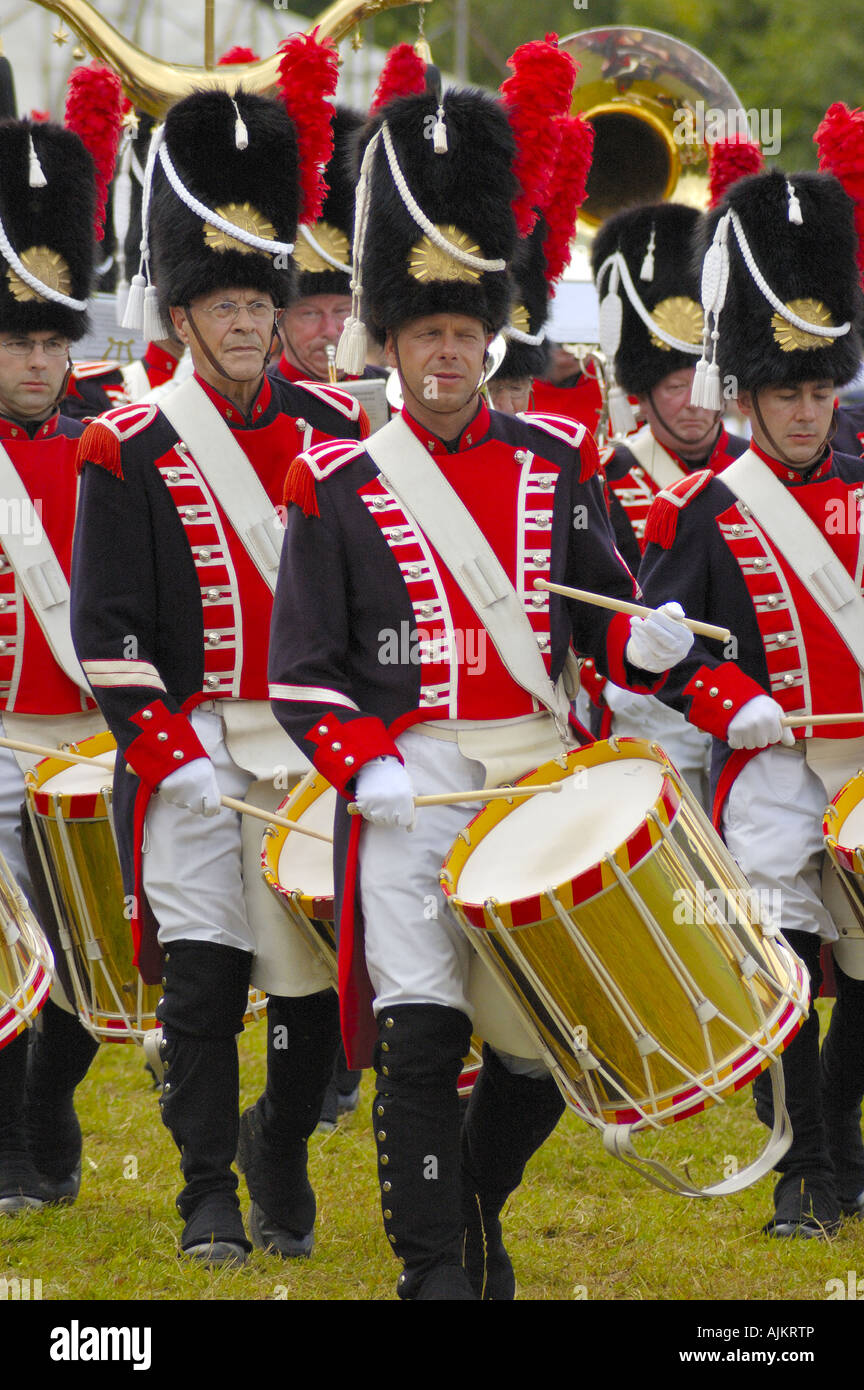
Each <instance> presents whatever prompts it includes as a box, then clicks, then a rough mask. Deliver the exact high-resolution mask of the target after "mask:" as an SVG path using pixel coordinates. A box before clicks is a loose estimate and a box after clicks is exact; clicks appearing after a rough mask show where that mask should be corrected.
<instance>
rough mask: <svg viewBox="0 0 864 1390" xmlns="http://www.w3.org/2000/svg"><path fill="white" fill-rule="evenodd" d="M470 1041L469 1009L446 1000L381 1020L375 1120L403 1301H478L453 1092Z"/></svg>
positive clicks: (405, 1008) (397, 1010) (407, 1007)
mask: <svg viewBox="0 0 864 1390" xmlns="http://www.w3.org/2000/svg"><path fill="white" fill-rule="evenodd" d="M470 1038H471V1024H470V1023H469V1021H468V1018H467V1017H466V1015H465V1014H463V1013H461V1012H460V1011H459V1010H457V1009H450V1008H445V1007H444V1006H443V1005H438V1004H401V1005H398V1006H396V1007H393V1008H389V1009H385V1010H384V1011H383V1012H382V1013H381V1014H380V1015H379V1018H378V1043H377V1045H376V1048H375V1071H376V1073H377V1082H376V1085H377V1094H376V1096H375V1100H374V1102H373V1105H372V1123H373V1126H374V1130H375V1142H376V1144H377V1146H378V1177H379V1180H380V1184H381V1207H382V1211H383V1213H384V1229H385V1231H386V1233H387V1239H388V1240H389V1241H390V1244H391V1245H392V1247H393V1252H394V1254H396V1255H397V1256H398V1257H399V1259H401V1260H402V1261H403V1262H404V1266H405V1267H404V1270H403V1273H402V1274H401V1275H400V1276H399V1282H398V1284H397V1292H398V1294H399V1297H400V1298H402V1299H410V1300H417V1301H433V1300H435V1301H443V1300H459V1301H470V1300H475V1298H476V1296H475V1294H474V1292H473V1290H472V1288H471V1285H470V1283H469V1282H468V1279H467V1276H466V1274H465V1271H464V1270H463V1268H462V1215H461V1208H462V1202H461V1181H460V1172H459V1168H460V1163H459V1147H460V1128H461V1116H460V1109H459V1095H458V1091H457V1083H458V1080H459V1073H460V1071H461V1070H462V1059H463V1057H464V1056H465V1054H466V1053H467V1051H468V1045H469V1042H470Z"/></svg>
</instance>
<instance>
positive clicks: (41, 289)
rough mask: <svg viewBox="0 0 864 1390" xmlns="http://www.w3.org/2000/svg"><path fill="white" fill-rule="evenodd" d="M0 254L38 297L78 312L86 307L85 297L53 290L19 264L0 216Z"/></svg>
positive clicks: (81, 311)
mask: <svg viewBox="0 0 864 1390" xmlns="http://www.w3.org/2000/svg"><path fill="white" fill-rule="evenodd" d="M0 255H2V257H3V259H4V260H5V261H6V262H7V263H8V264H9V265H11V267H12V269H13V270H14V271H15V274H16V275H20V277H21V279H22V280H23V281H24V283H25V285H29V286H30V288H31V290H35V291H36V293H37V294H38V295H39V298H40V299H50V300H51V301H52V302H53V303H54V304H62V305H63V307H64V308H66V309H75V310H76V311H77V312H78V313H83V311H84V310H85V309H86V308H87V300H86V299H73V298H72V297H71V295H68V294H63V293H62V292H61V291H60V290H54V289H52V288H51V286H50V285H43V283H42V281H41V280H40V279H39V278H38V277H37V276H36V275H31V273H30V271H29V270H27V269H26V267H25V266H23V265H22V264H21V262H20V261H19V259H18V257H17V256H16V254H15V252H14V250H13V249H12V243H11V241H10V240H9V238H8V236H7V235H6V228H5V227H4V226H3V221H2V218H0Z"/></svg>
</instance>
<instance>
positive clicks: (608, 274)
mask: <svg viewBox="0 0 864 1390" xmlns="http://www.w3.org/2000/svg"><path fill="white" fill-rule="evenodd" d="M698 222H699V213H698V212H697V210H696V209H695V208H690V207H685V206H684V205H683V204H681V203H650V204H646V205H645V206H644V207H636V208H627V209H625V210H624V211H623V212H619V213H616V214H615V215H614V216H613V217H610V218H609V219H608V220H607V221H606V222H604V223H603V225H602V227H601V228H600V230H599V231H598V233H597V235H596V237H595V239H594V245H593V248H592V255H591V262H592V269H593V272H594V280H595V284H596V285H597V292H598V294H599V296H600V300H601V303H602V302H603V300H604V299H605V298H606V296H608V295H613V296H614V295H615V293H617V295H618V297H619V300H620V304H621V318H620V330H619V332H618V335H617V337H618V341H617V344H616V343H615V341H614V335H613V340H612V343H611V344H609V345H604V351H609V350H610V348H611V350H612V351H613V352H614V360H615V374H616V377H617V380H618V384H619V385H620V386H621V387H622V388H623V389H624V391H626V392H627V393H628V394H629V395H633V396H640V395H645V394H647V393H648V392H649V391H651V390H653V388H654V387H655V386H656V385H657V384H658V382H660V381H662V380H663V378H664V377H666V376H668V375H669V373H670V372H676V371H679V370H680V369H681V368H682V367H695V366H696V362H697V360H698V358H699V353H700V352H701V349H702V333H703V317H702V308H701V305H700V302H699V275H698V273H697V272H696V271H695V270H694V268H693V236H694V233H695V230H696V226H697V224H698ZM622 260H623V262H624V264H623V265H622ZM616 285H617V291H616ZM637 305H638V306H639V308H637ZM640 309H641V310H642V311H644V312H645V314H646V316H647V317H649V318H650V321H651V325H652V326H651V327H650V328H649V327H648V325H647V324H646V322H645V319H644V318H643V317H642V314H640V312H639V310H640ZM670 339H672V340H675V341H669V340H670ZM676 342H677V343H678V344H680V346H676V345H675V343H676ZM686 344H692V347H691V348H690V350H689V351H688V350H686V349H685V346H684V345H686Z"/></svg>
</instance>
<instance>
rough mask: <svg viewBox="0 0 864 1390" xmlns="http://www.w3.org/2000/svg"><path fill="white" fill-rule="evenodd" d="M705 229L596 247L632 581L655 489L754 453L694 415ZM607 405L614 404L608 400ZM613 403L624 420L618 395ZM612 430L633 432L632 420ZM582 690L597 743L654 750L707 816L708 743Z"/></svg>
mask: <svg viewBox="0 0 864 1390" xmlns="http://www.w3.org/2000/svg"><path fill="white" fill-rule="evenodd" d="M698 221H699V214H698V213H697V211H696V210H695V208H689V207H684V206H682V205H681V204H676V203H658V204H653V205H649V206H646V207H639V208H631V209H628V210H627V211H625V212H620V213H617V214H616V215H615V216H614V217H610V218H609V220H608V221H607V222H605V223H604V224H603V226H602V227H601V228H600V230H599V231H598V233H597V236H596V238H595V240H594V246H593V251H592V261H593V267H594V276H595V281H596V284H597V290H598V293H599V295H600V297H601V300H603V301H604V302H605V303H608V302H609V301H610V300H614V299H617V301H618V303H619V304H620V306H621V330H620V340H619V341H618V343H617V347H615V346H614V345H609V347H608V351H609V352H610V353H611V354H612V355H613V369H614V377H613V381H612V383H610V384H612V385H613V387H614V388H617V390H618V391H619V392H620V393H626V395H627V396H630V397H635V398H636V399H637V400H638V403H639V413H640V414H641V416H642V418H643V419H644V424H643V425H642V427H641V428H640V429H639V430H637V432H636V433H635V434H630V433H628V434H627V438H626V439H615V440H613V442H612V443H611V444H610V445H609V447H608V448H607V449H605V450H604V451H603V453H602V455H601V461H602V464H603V470H604V473H605V476H606V483H607V497H608V500H609V512H610V516H611V518H612V524H613V527H614V529H615V536H616V539H617V542H618V549H619V550H620V551H621V554H622V555H623V556H624V559H625V560H626V561H627V563H628V565H629V566H630V568H631V569H632V570H633V571H634V573H635V571H636V570H638V568H639V561H640V558H641V554H642V550H643V549H644V545H645V539H644V536H645V520H646V518H647V515H648V510H649V508H650V506H651V502H652V500H653V498H654V497H655V496H656V495H657V493H658V492H659V491H660V488H661V487H665V486H666V484H667V483H671V482H675V481H677V480H679V479H681V478H686V477H687V476H688V475H689V474H691V473H695V472H697V471H698V470H699V469H702V468H709V469H711V470H712V471H713V472H716V471H717V470H718V469H720V468H725V466H726V464H727V463H731V461H732V459H733V458H737V457H738V455H739V454H740V453H743V451H744V449H745V448H746V447H747V446H746V442H745V441H744V440H743V439H737V438H735V437H733V436H730V435H728V434H727V433H726V430H725V429H724V428H723V421H722V412H720V411H719V410H717V411H714V410H703V409H701V408H699V407H698V406H693V405H691V404H690V389H691V386H692V384H693V376H694V371H695V366H696V361H697V359H698V357H699V353H700V351H701V347H702V306H701V304H700V303H699V276H698V274H697V271H696V269H695V267H694V266H693V265H692V239H693V233H694V230H695V227H696V224H697V223H698ZM619 277H620V282H619V288H618V289H617V290H614V289H613V288H612V286H614V285H615V283H616V282H618V281H619ZM610 395H612V396H613V399H615V397H614V394H613V391H610ZM617 400H618V402H619V403H622V404H623V405H624V409H625V411H626V410H628V409H629V407H628V406H627V403H626V401H623V402H622V400H621V396H620V395H619V396H618V397H617ZM616 424H617V426H618V428H619V429H620V430H629V425H630V422H629V420H627V419H626V417H625V421H624V422H623V423H622V422H621V421H620V420H616ZM582 679H583V684H584V686H585V688H586V689H587V690H588V691H589V693H590V695H591V697H592V699H593V701H594V711H593V717H592V719H591V726H592V729H593V731H594V732H595V733H597V734H599V735H600V736H601V737H603V738H607V737H608V736H609V735H610V734H623V735H630V736H631V737H635V738H653V739H656V740H657V741H658V742H659V743H661V744H662V745H663V749H664V752H666V753H667V754H668V755H669V757H670V758H671V759H672V761H673V763H674V764H675V766H676V767H677V768H678V770H679V772H680V773H681V775H682V776H683V777H684V778H685V779H686V781H687V782H688V783H689V785H690V787H691V790H692V791H693V792H695V794H696V796H698V798H699V800H700V801H701V802H702V804H703V806H705V807H706V809H707V806H708V778H709V767H710V760H711V740H710V738H709V737H708V736H707V735H706V734H703V733H702V732H701V731H700V730H698V729H696V728H694V727H693V725H692V724H688V723H687V721H686V720H685V719H684V718H683V717H682V716H681V715H680V714H679V713H678V712H677V711H676V710H672V709H669V708H668V707H666V706H664V705H663V704H662V703H661V702H660V700H658V699H657V698H655V697H654V696H651V695H634V694H632V692H630V691H629V690H621V689H619V687H618V686H616V685H615V684H614V683H613V682H611V681H604V680H602V679H601V678H599V677H598V675H597V673H596V671H595V670H594V668H593V665H592V663H591V662H590V661H589V662H586V663H585V666H584V667H583V675H582Z"/></svg>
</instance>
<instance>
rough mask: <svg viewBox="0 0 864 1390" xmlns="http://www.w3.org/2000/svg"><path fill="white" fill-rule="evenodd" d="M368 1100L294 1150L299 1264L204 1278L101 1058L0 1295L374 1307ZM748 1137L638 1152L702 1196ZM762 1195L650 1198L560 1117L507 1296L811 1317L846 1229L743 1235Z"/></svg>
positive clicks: (523, 1197)
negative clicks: (61, 1177)
mask: <svg viewBox="0 0 864 1390" xmlns="http://www.w3.org/2000/svg"><path fill="white" fill-rule="evenodd" d="M828 1007H830V1005H826V1004H824V1003H820V1005H819V1008H820V1011H821V1010H825V1009H826V1008H828ZM241 1055H242V1067H243V1071H242V1078H243V1103H244V1104H248V1103H250V1102H251V1101H252V1100H254V1099H255V1097H256V1095H257V1094H258V1091H259V1089H260V1087H261V1084H262V1081H263V1071H264V1061H263V1057H264V1027H263V1025H262V1024H257V1025H253V1026H252V1027H250V1028H248V1029H247V1031H246V1033H245V1034H244V1036H243V1038H242V1039H241ZM370 1099H371V1080H370V1077H369V1075H368V1074H366V1075H365V1076H364V1082H363V1088H362V1094H361V1103H360V1108H359V1110H358V1111H357V1112H356V1113H355V1114H354V1115H351V1116H349V1117H346V1118H345V1119H343V1121H342V1122H341V1123H340V1126H339V1128H338V1129H337V1130H336V1131H335V1132H334V1133H332V1134H327V1135H319V1134H316V1135H315V1136H314V1137H313V1139H312V1141H311V1164H310V1167H311V1176H312V1181H313V1185H314V1186H315V1189H316V1192H317V1195H318V1208H319V1214H318V1223H317V1244H316V1247H315V1250H314V1252H313V1255H312V1258H311V1259H310V1260H308V1261H294V1262H283V1261H280V1260H278V1259H275V1258H274V1257H272V1256H269V1255H265V1254H263V1253H261V1252H255V1254H254V1255H253V1256H252V1258H251V1259H250V1261H249V1263H248V1264H247V1265H246V1266H245V1267H244V1268H243V1269H240V1270H236V1271H233V1272H230V1271H224V1272H218V1273H209V1272H207V1271H205V1270H202V1269H198V1268H194V1267H190V1266H189V1265H187V1264H186V1263H185V1262H181V1261H179V1260H178V1259H177V1258H176V1248H177V1247H176V1242H177V1237H178V1235H179V1231H180V1222H179V1218H178V1217H177V1214H176V1212H175V1210H174V1205H173V1203H174V1197H175V1195H176V1191H177V1188H178V1186H179V1171H178V1166H177V1152H176V1150H175V1148H174V1145H173V1142H172V1141H171V1139H170V1136H169V1134H168V1132H167V1130H165V1129H164V1127H163V1126H162V1124H161V1121H160V1118H159V1110H158V1104H157V1096H156V1092H155V1090H154V1089H153V1087H152V1083H151V1080H150V1078H149V1076H148V1075H147V1074H146V1073H145V1071H144V1065H143V1056H142V1053H141V1051H140V1049H138V1048H133V1047H128V1046H119V1045H109V1046H104V1047H102V1048H101V1050H100V1052H99V1054H98V1056H97V1058H96V1060H95V1062H94V1064H93V1066H92V1068H91V1070H90V1073H89V1075H88V1077H87V1079H86V1080H85V1082H84V1083H83V1084H82V1085H81V1087H80V1088H79V1091H78V1102H79V1103H78V1109H79V1114H80V1117H81V1122H82V1126H83V1129H84V1145H85V1147H84V1155H85V1157H84V1177H83V1183H82V1188H81V1195H80V1197H79V1199H78V1202H77V1203H76V1205H75V1206H74V1207H71V1208H68V1209H65V1210H60V1209H55V1210H44V1211H41V1212H34V1213H31V1214H28V1215H25V1216H22V1217H15V1218H7V1219H6V1220H5V1221H3V1223H2V1228H0V1242H2V1254H0V1279H2V1278H3V1277H4V1276H5V1277H6V1278H7V1279H10V1278H13V1277H15V1276H17V1277H18V1278H19V1279H26V1278H29V1279H30V1280H31V1288H33V1287H34V1285H33V1281H34V1280H41V1297H42V1299H43V1300H84V1301H91V1300H115V1299H121V1300H126V1299H133V1300H136V1301H142V1302H146V1301H151V1300H152V1301H170V1300H222V1299H232V1300H281V1299H287V1300H322V1301H343V1300H364V1301H366V1300H392V1299H393V1298H395V1280H396V1276H397V1274H398V1268H399V1267H398V1265H397V1262H396V1261H395V1259H394V1258H393V1256H392V1254H391V1252H390V1250H389V1247H388V1245H387V1243H386V1241H385V1239H384V1236H383V1234H382V1229H381V1220H380V1208H379V1205H378V1192H377V1184H376V1181H375V1151H374V1143H373V1140H372V1136H371V1130H370V1124H369V1105H370ZM764 1134H765V1131H763V1130H762V1128H761V1126H759V1125H758V1123H757V1122H756V1121H755V1118H754V1116H753V1107H752V1102H751V1098H750V1093H749V1090H747V1091H745V1092H744V1094H743V1095H741V1096H740V1097H738V1098H736V1100H735V1101H733V1102H732V1103H731V1104H730V1105H728V1106H725V1107H723V1108H722V1109H716V1108H715V1109H714V1110H712V1111H709V1112H708V1113H707V1114H705V1115H704V1116H700V1117H696V1118H694V1119H690V1120H687V1121H684V1122H681V1123H679V1124H676V1125H674V1126H672V1127H670V1129H668V1130H667V1131H665V1132H664V1133H663V1134H662V1135H660V1136H659V1138H657V1139H656V1140H655V1139H654V1138H653V1137H649V1138H647V1139H643V1140H642V1141H641V1143H640V1145H639V1147H640V1148H641V1149H643V1151H645V1152H646V1153H654V1152H655V1151H656V1154H657V1156H661V1157H663V1158H664V1160H665V1161H666V1162H667V1163H668V1164H669V1166H670V1167H675V1166H676V1165H678V1166H679V1167H681V1168H686V1171H687V1172H688V1173H689V1175H690V1176H691V1177H693V1178H697V1177H698V1178H699V1180H700V1181H702V1182H709V1181H716V1180H717V1179H719V1178H721V1177H722V1176H723V1175H724V1166H725V1167H726V1168H728V1165H729V1163H730V1160H734V1161H736V1162H737V1163H738V1164H739V1165H743V1163H744V1162H745V1161H747V1159H748V1158H750V1157H752V1156H753V1155H755V1153H756V1152H757V1151H758V1148H759V1147H760V1145H761V1143H762V1140H763V1137H764ZM772 1183H773V1179H772V1177H771V1176H768V1177H766V1178H763V1179H761V1180H760V1181H759V1182H758V1183H757V1184H756V1185H755V1186H754V1187H752V1188H749V1189H748V1190H746V1191H744V1192H742V1193H740V1194H738V1195H735V1196H732V1197H725V1198H716V1199H713V1200H710V1201H690V1200H685V1199H682V1198H679V1197H673V1196H670V1195H667V1194H665V1193H663V1192H660V1191H659V1190H658V1189H656V1188H654V1187H652V1186H651V1185H650V1184H649V1183H647V1182H646V1181H645V1180H644V1179H643V1178H641V1177H640V1176H638V1175H637V1174H635V1173H632V1172H630V1171H629V1170H628V1169H626V1168H625V1167H624V1166H623V1165H622V1164H620V1163H618V1162H617V1161H616V1160H614V1159H613V1158H611V1157H609V1156H607V1155H606V1153H605V1152H604V1150H603V1146H602V1142H601V1139H600V1137H599V1135H598V1134H597V1133H596V1132H594V1131H593V1130H590V1129H589V1128H588V1127H587V1126H585V1125H584V1124H583V1123H582V1122H581V1121H579V1120H578V1119H577V1118H576V1117H575V1116H573V1115H572V1114H570V1113H568V1114H567V1115H566V1116H565V1118H564V1120H563V1121H562V1122H561V1124H560V1125H559V1127H558V1129H557V1131H556V1132H555V1134H554V1135H553V1136H552V1138H551V1139H550V1140H549V1142H548V1143H547V1144H546V1146H545V1147H544V1149H543V1150H542V1151H541V1153H540V1154H538V1155H537V1156H536V1157H535V1158H534V1160H533V1161H532V1164H531V1166H530V1168H529V1171H528V1175H527V1178H526V1181H525V1183H524V1184H523V1186H522V1188H521V1189H520V1190H519V1192H518V1193H517V1194H515V1195H514V1197H513V1198H512V1199H511V1202H510V1204H509V1207H508V1210H507V1214H506V1218H505V1223H506V1224H505V1229H506V1233H507V1241H508V1248H509V1249H510V1253H511V1255H512V1258H513V1262H514V1265H515V1267H516V1270H517V1276H518V1280H519V1295H518V1296H519V1298H520V1299H522V1300H532V1301H552V1300H556V1301H562V1300H565V1301H572V1300H574V1299H576V1300H582V1299H587V1300H591V1301H598V1300H637V1301H644V1302H660V1301H664V1302H666V1301H670V1302H675V1301H686V1300H716V1301H717V1302H718V1303H722V1302H724V1301H726V1300H739V1299H746V1300H778V1301H781V1300H782V1301H789V1300H810V1301H818V1300H823V1301H824V1300H826V1298H827V1294H828V1290H829V1289H830V1288H832V1287H836V1286H832V1285H831V1284H830V1283H829V1281H830V1280H832V1279H839V1280H842V1281H843V1283H844V1285H845V1284H846V1282H847V1276H848V1272H849V1271H850V1270H851V1271H859V1270H860V1271H861V1274H862V1275H864V1223H858V1222H853V1221H849V1222H846V1223H845V1224H844V1226H843V1227H842V1229H841V1230H840V1232H839V1233H838V1234H837V1235H836V1236H835V1237H833V1238H832V1239H831V1240H829V1241H825V1242H815V1241H785V1242H784V1241H769V1240H767V1239H766V1238H765V1237H764V1236H761V1235H760V1233H759V1228H760V1226H761V1225H762V1223H763V1222H764V1221H765V1220H766V1219H767V1218H768V1216H769V1215H770V1214H771V1191H772ZM243 1196H244V1200H245V1188H244V1189H243ZM862 1289H864V1281H862ZM32 1296H33V1295H32V1294H31V1297H32ZM718 1311H719V1310H718Z"/></svg>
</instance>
